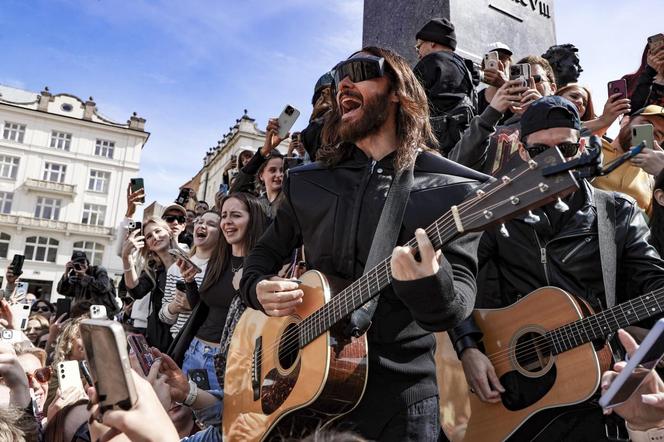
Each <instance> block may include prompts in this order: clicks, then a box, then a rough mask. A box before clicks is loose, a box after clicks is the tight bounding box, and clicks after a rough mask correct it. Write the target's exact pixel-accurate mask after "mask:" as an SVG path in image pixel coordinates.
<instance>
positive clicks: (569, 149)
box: [526, 142, 580, 158]
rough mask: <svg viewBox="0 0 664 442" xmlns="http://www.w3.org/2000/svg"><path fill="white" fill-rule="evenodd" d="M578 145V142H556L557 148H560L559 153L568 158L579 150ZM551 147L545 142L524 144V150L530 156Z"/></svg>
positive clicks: (533, 156)
mask: <svg viewBox="0 0 664 442" xmlns="http://www.w3.org/2000/svg"><path fill="white" fill-rule="evenodd" d="M579 145H580V143H572V142H568V143H560V144H556V146H557V147H558V149H560V153H562V154H563V156H564V157H565V158H570V157H573V156H574V155H576V154H577V152H578V151H579ZM551 147H552V146H549V145H547V144H531V145H528V146H526V151H528V155H530V158H535V157H536V156H537V155H539V154H541V153H542V152H544V151H546V150H547V149H550V148H551Z"/></svg>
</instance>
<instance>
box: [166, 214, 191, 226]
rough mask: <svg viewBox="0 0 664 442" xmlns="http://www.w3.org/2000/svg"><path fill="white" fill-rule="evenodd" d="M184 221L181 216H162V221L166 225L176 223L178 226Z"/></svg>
mask: <svg viewBox="0 0 664 442" xmlns="http://www.w3.org/2000/svg"><path fill="white" fill-rule="evenodd" d="M186 220H187V219H186V218H185V217H184V216H182V215H166V216H164V221H166V222H167V223H172V222H173V221H177V222H179V223H180V224H184V222H185V221H186Z"/></svg>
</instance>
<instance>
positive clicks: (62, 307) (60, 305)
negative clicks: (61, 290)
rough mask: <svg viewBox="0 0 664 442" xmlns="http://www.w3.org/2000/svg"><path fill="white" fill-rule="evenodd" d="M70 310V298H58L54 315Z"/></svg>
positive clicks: (57, 316) (60, 314) (67, 312)
mask: <svg viewBox="0 0 664 442" xmlns="http://www.w3.org/2000/svg"><path fill="white" fill-rule="evenodd" d="M70 311H71V298H59V299H58V300H57V301H56V303H55V317H56V318H59V317H60V316H62V315H64V314H65V313H66V314H67V315H69V312H70Z"/></svg>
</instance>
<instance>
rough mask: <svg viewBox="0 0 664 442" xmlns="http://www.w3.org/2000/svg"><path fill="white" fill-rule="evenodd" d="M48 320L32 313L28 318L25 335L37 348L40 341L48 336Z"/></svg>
mask: <svg viewBox="0 0 664 442" xmlns="http://www.w3.org/2000/svg"><path fill="white" fill-rule="evenodd" d="M49 325H50V324H49V322H48V319H46V318H45V317H43V316H42V315H40V314H37V313H33V314H31V315H30V317H29V318H28V327H27V328H26V329H25V335H26V336H27V337H28V339H30V342H32V344H33V345H35V346H36V347H39V345H38V344H39V341H40V339H41V338H42V337H43V336H45V337H47V338H48V336H46V335H47V334H48V328H49Z"/></svg>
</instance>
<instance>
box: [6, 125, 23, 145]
mask: <svg viewBox="0 0 664 442" xmlns="http://www.w3.org/2000/svg"><path fill="white" fill-rule="evenodd" d="M24 137H25V124H18V123H11V122H9V121H5V130H3V131H2V138H4V139H5V140H10V141H16V142H17V143H22V142H23V138H24Z"/></svg>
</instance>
